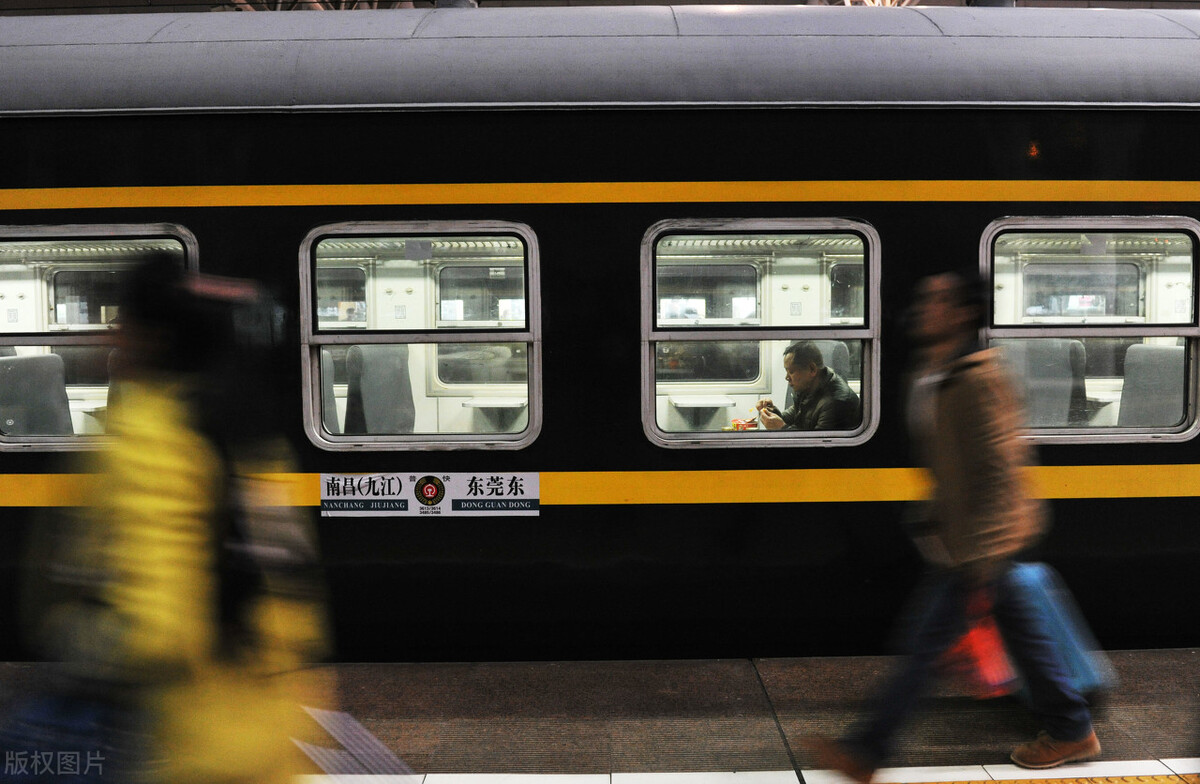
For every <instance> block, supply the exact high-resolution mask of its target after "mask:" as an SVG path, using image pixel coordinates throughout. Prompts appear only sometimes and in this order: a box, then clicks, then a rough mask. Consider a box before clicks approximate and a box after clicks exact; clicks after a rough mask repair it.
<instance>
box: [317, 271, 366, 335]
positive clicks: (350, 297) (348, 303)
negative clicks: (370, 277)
mask: <svg viewBox="0 0 1200 784" xmlns="http://www.w3.org/2000/svg"><path fill="white" fill-rule="evenodd" d="M317 320H318V322H319V323H320V325H321V328H322V329H355V328H359V329H361V328H363V327H366V326H367V271H366V270H365V269H363V268H362V267H333V266H330V267H321V268H319V269H317Z"/></svg>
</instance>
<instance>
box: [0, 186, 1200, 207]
mask: <svg viewBox="0 0 1200 784" xmlns="http://www.w3.org/2000/svg"><path fill="white" fill-rule="evenodd" d="M857 201H865V202H870V201H881V202H982V201H1006V202H1014V201H1015V202H1020V201H1027V202H1053V201H1069V202H1110V201H1111V202H1193V201H1200V182H1195V181H1165V180H789V181H732V182H720V181H696V182H499V183H428V184H423V183H418V184H378V185H353V184H340V185H339V184H334V185H199V186H191V185H187V186H161V187H160V186H138V187H98V188H28V189H22V188H10V189H0V210H68V209H96V208H154V207H297V206H321V205H374V206H379V205H406V204H603V203H667V202H857Z"/></svg>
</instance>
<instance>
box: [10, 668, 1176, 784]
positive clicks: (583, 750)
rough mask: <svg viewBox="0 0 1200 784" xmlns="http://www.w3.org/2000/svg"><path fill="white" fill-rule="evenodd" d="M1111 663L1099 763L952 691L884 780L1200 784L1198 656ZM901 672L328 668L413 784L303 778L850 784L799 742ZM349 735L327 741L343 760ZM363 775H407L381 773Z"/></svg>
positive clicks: (923, 715) (830, 727) (439, 783)
mask: <svg viewBox="0 0 1200 784" xmlns="http://www.w3.org/2000/svg"><path fill="white" fill-rule="evenodd" d="M1109 657H1110V659H1111V661H1112V664H1113V666H1114V668H1115V669H1116V671H1117V674H1118V677H1119V679H1120V683H1119V685H1118V687H1117V688H1116V689H1115V690H1114V691H1112V692H1111V693H1109V694H1108V695H1107V696H1106V697H1105V698H1104V699H1103V701H1102V702H1101V703H1100V704H1099V705H1097V706H1096V709H1095V726H1096V732H1097V735H1098V736H1099V737H1100V740H1101V743H1102V744H1103V747H1104V751H1103V754H1102V756H1101V757H1100V760H1099V761H1097V762H1094V763H1089V764H1087V765H1081V766H1074V767H1071V768H1060V769H1057V770H1054V771H1047V772H1045V773H1040V774H1039V773H1033V772H1030V771H1024V770H1021V769H1019V768H1016V767H1015V766H1013V765H1011V764H1010V763H1009V762H1008V753H1009V751H1010V750H1011V749H1012V747H1013V746H1015V745H1017V744H1018V743H1020V742H1022V741H1024V740H1027V739H1029V738H1031V737H1033V736H1034V735H1035V734H1036V733H1037V731H1038V729H1039V727H1038V725H1037V722H1036V721H1035V719H1034V718H1033V717H1032V715H1031V714H1030V713H1029V712H1028V711H1027V710H1026V709H1025V708H1024V707H1023V705H1022V704H1021V703H1020V702H1018V701H1016V700H1015V699H1012V698H1004V699H1000V700H989V701H976V700H973V699H970V698H969V697H966V696H962V695H961V694H957V693H955V690H954V689H953V688H952V687H948V686H945V687H941V688H939V690H938V691H937V692H936V693H934V694H932V695H930V696H929V697H928V698H927V699H926V700H925V702H924V704H923V710H922V711H921V712H920V713H919V714H918V715H917V716H915V717H914V719H913V721H912V722H911V723H910V725H909V726H908V727H907V728H906V729H905V730H904V732H903V734H902V737H901V738H900V742H899V745H898V749H897V753H896V755H895V757H894V758H893V759H892V760H891V761H890V765H892V766H894V767H893V768H890V769H888V770H886V771H883V772H882V773H881V775H880V777H879V780H880V781H883V782H932V781H946V780H954V781H987V780H998V779H1004V780H1014V779H1015V780H1030V779H1047V778H1048V779H1070V780H1079V779H1082V780H1087V781H1099V780H1101V779H1105V780H1112V779H1122V780H1124V781H1128V780H1130V778H1131V777H1133V778H1142V777H1150V778H1148V779H1144V780H1147V781H1176V782H1179V781H1186V782H1188V784H1200V775H1197V774H1200V731H1198V730H1200V649H1183V650H1154V651H1118V652H1111V653H1110V654H1109ZM894 663H895V660H893V659H891V658H888V657H841V658H816V659H756V660H745V659H742V660H717V661H642V662H627V661H616V662H532V663H443V664H343V665H336V666H334V665H330V666H326V667H323V668H320V674H321V675H322V676H323V677H326V678H328V679H330V682H331V683H332V684H335V691H336V693H337V695H338V700H337V702H338V704H337V706H336V708H337V710H338V711H341V712H344V713H345V714H347V720H351V719H352V723H354V724H355V725H356V726H357V725H361V729H362V730H363V731H365V733H366V734H367V737H368V738H370V737H373V738H374V739H377V740H378V741H379V742H381V743H382V745H383V746H385V747H386V749H387V750H389V751H390V752H391V754H392V755H394V757H395V758H398V759H399V760H400V761H402V763H403V766H404V770H405V772H407V771H411V772H412V774H413V775H414V778H410V777H409V776H403V777H401V778H395V777H393V776H386V777H384V776H372V777H369V778H359V777H344V776H342V777H336V778H335V777H331V776H319V775H317V774H318V771H319V770H320V768H318V767H316V766H314V768H313V770H312V771H311V774H312V775H311V776H309V775H306V776H301V777H300V780H305V781H307V782H311V783H312V784H315V783H316V782H319V781H355V782H364V783H365V782H381V781H404V782H409V783H410V784H411V783H412V782H420V781H421V780H422V779H424V781H425V784H455V782H460V781H462V782H464V783H465V782H466V781H490V780H495V779H494V778H493V776H494V774H506V775H504V776H502V777H501V778H500V779H499V781H502V782H505V784H518V782H519V781H520V779H522V778H525V777H526V776H529V777H531V778H533V779H534V780H536V781H541V782H555V781H556V777H557V776H558V775H570V776H572V778H571V779H570V780H569V781H571V782H576V781H577V782H579V784H641V782H640V781H639V779H638V777H639V776H642V775H648V774H684V773H686V774H705V775H703V776H700V775H688V776H678V775H671V776H660V775H654V776H652V777H651V778H653V779H654V780H656V781H659V782H662V784H668V783H669V782H675V783H677V784H701V783H702V782H703V783H704V784H707V783H708V782H714V783H718V782H720V783H721V784H795V782H796V781H797V780H799V779H800V778H801V777H803V782H804V783H805V784H833V782H834V781H836V778H837V777H834V776H832V775H831V774H828V773H827V772H823V771H819V770H817V769H816V766H815V763H814V761H813V760H812V759H810V758H808V757H807V756H806V754H805V752H804V751H803V748H802V744H801V739H802V738H804V737H805V736H807V735H811V734H813V733H823V734H827V735H837V734H839V733H840V732H841V731H842V730H844V729H845V728H846V727H847V726H848V725H849V724H850V722H851V721H852V720H853V719H854V717H855V716H857V715H858V714H859V712H860V711H861V710H862V708H863V705H864V701H865V700H866V698H867V697H868V696H869V695H870V694H871V693H872V691H873V689H874V688H875V686H876V685H877V684H878V683H879V681H880V679H881V678H882V677H883V676H884V674H885V673H886V672H887V671H888V668H889V667H890V666H892V665H893V664H894ZM39 677H40V667H39V665H28V664H8V665H2V666H0V692H2V693H0V697H2V696H3V693H8V694H12V693H14V692H15V691H17V690H20V689H21V688H22V687H23V686H28V685H29V684H36V682H37V679H38V678H39ZM335 736H336V733H331V734H330V737H329V739H328V742H327V746H328V747H329V748H330V749H334V750H339V749H340V750H343V752H344V749H345V748H347V747H346V744H345V743H343V742H339V740H338V739H337V738H336V737H335ZM350 756H353V754H352V755H350ZM362 772H364V773H366V772H371V773H384V772H390V773H395V772H396V769H395V768H387V767H386V766H385V767H384V768H383V769H381V768H379V767H374V768H373V767H372V765H371V763H370V762H368V763H367V764H366V765H365V769H364V770H363V771H362ZM734 773H737V774H738V775H737V776H733V777H730V776H729V775H724V774H734ZM487 774H492V775H487ZM551 774H553V775H551ZM635 774H637V775H635ZM464 776H466V777H467V778H466V779H464V778H463V777H464ZM575 776H579V777H580V778H578V779H576V778H574V777H575ZM585 779H588V781H585ZM564 784H566V780H564ZM646 784H649V779H647V782H646Z"/></svg>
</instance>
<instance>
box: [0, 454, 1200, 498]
mask: <svg viewBox="0 0 1200 784" xmlns="http://www.w3.org/2000/svg"><path fill="white" fill-rule="evenodd" d="M1031 471H1032V472H1033V476H1032V479H1033V484H1034V488H1035V491H1036V493H1037V495H1039V496H1041V497H1043V498H1051V499H1054V498H1061V499H1072V498H1076V499H1079V498H1179V497H1192V496H1200V465H1194V464H1187V465H1138V466H1039V467H1037V468H1034V469H1031ZM265 478H269V479H271V480H273V481H277V482H279V483H280V485H279V486H280V497H281V498H286V499H288V500H289V501H290V503H291V504H292V505H294V506H318V505H320V503H321V481H320V475H319V474H272V475H269V476H268V477H265ZM100 481H101V479H100V477H97V476H96V475H92V474H5V475H0V507H47V506H81V505H84V504H86V503H87V502H88V499H89V498H91V497H93V494H94V493H95V492H96V491H97V490H98V489H99V482H100ZM539 481H540V484H541V499H540V503H541V505H542V506H574V505H580V506H587V505H606V504H745V503H870V502H879V501H916V500H920V499H922V498H924V497H925V495H926V493H927V492H928V490H929V482H928V479H927V477H926V475H925V473H924V472H923V471H921V470H920V469H916V468H816V469H794V470H788V469H779V470H771V471H547V472H543V473H542V474H541V475H540V479H539Z"/></svg>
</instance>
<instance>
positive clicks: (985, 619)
mask: <svg viewBox="0 0 1200 784" xmlns="http://www.w3.org/2000/svg"><path fill="white" fill-rule="evenodd" d="M981 600H982V597H978V596H977V597H972V600H971V601H970V602H969V603H968V606H970V607H972V609H976V608H983V607H986V608H987V610H986V611H984V612H971V613H969V615H970V618H969V621H968V626H967V631H966V633H965V634H964V635H963V636H962V637H960V638H959V639H958V641H957V642H955V643H954V645H952V646H951V647H950V648H949V649H948V650H947V651H946V652H945V653H943V654H942V656H941V659H940V664H941V666H942V668H943V669H944V670H945V671H946V672H947V673H948V674H949V675H950V676H951V677H954V678H956V679H958V680H959V681H961V682H962V683H963V685H964V687H965V688H966V690H967V693H969V694H970V695H971V696H972V697H974V698H975V699H977V700H990V699H993V698H995V697H1003V696H1004V695H1006V694H1012V693H1013V692H1014V691H1016V690H1017V688H1018V686H1019V685H1020V684H1019V683H1018V679H1017V672H1016V670H1015V669H1014V668H1013V665H1012V662H1011V661H1009V658H1008V652H1007V651H1006V650H1005V649H1004V638H1003V637H1001V636H1000V628H999V627H998V626H996V619H995V618H994V617H993V616H992V613H991V609H990V607H991V603H990V602H987V601H986V600H982V601H981Z"/></svg>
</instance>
